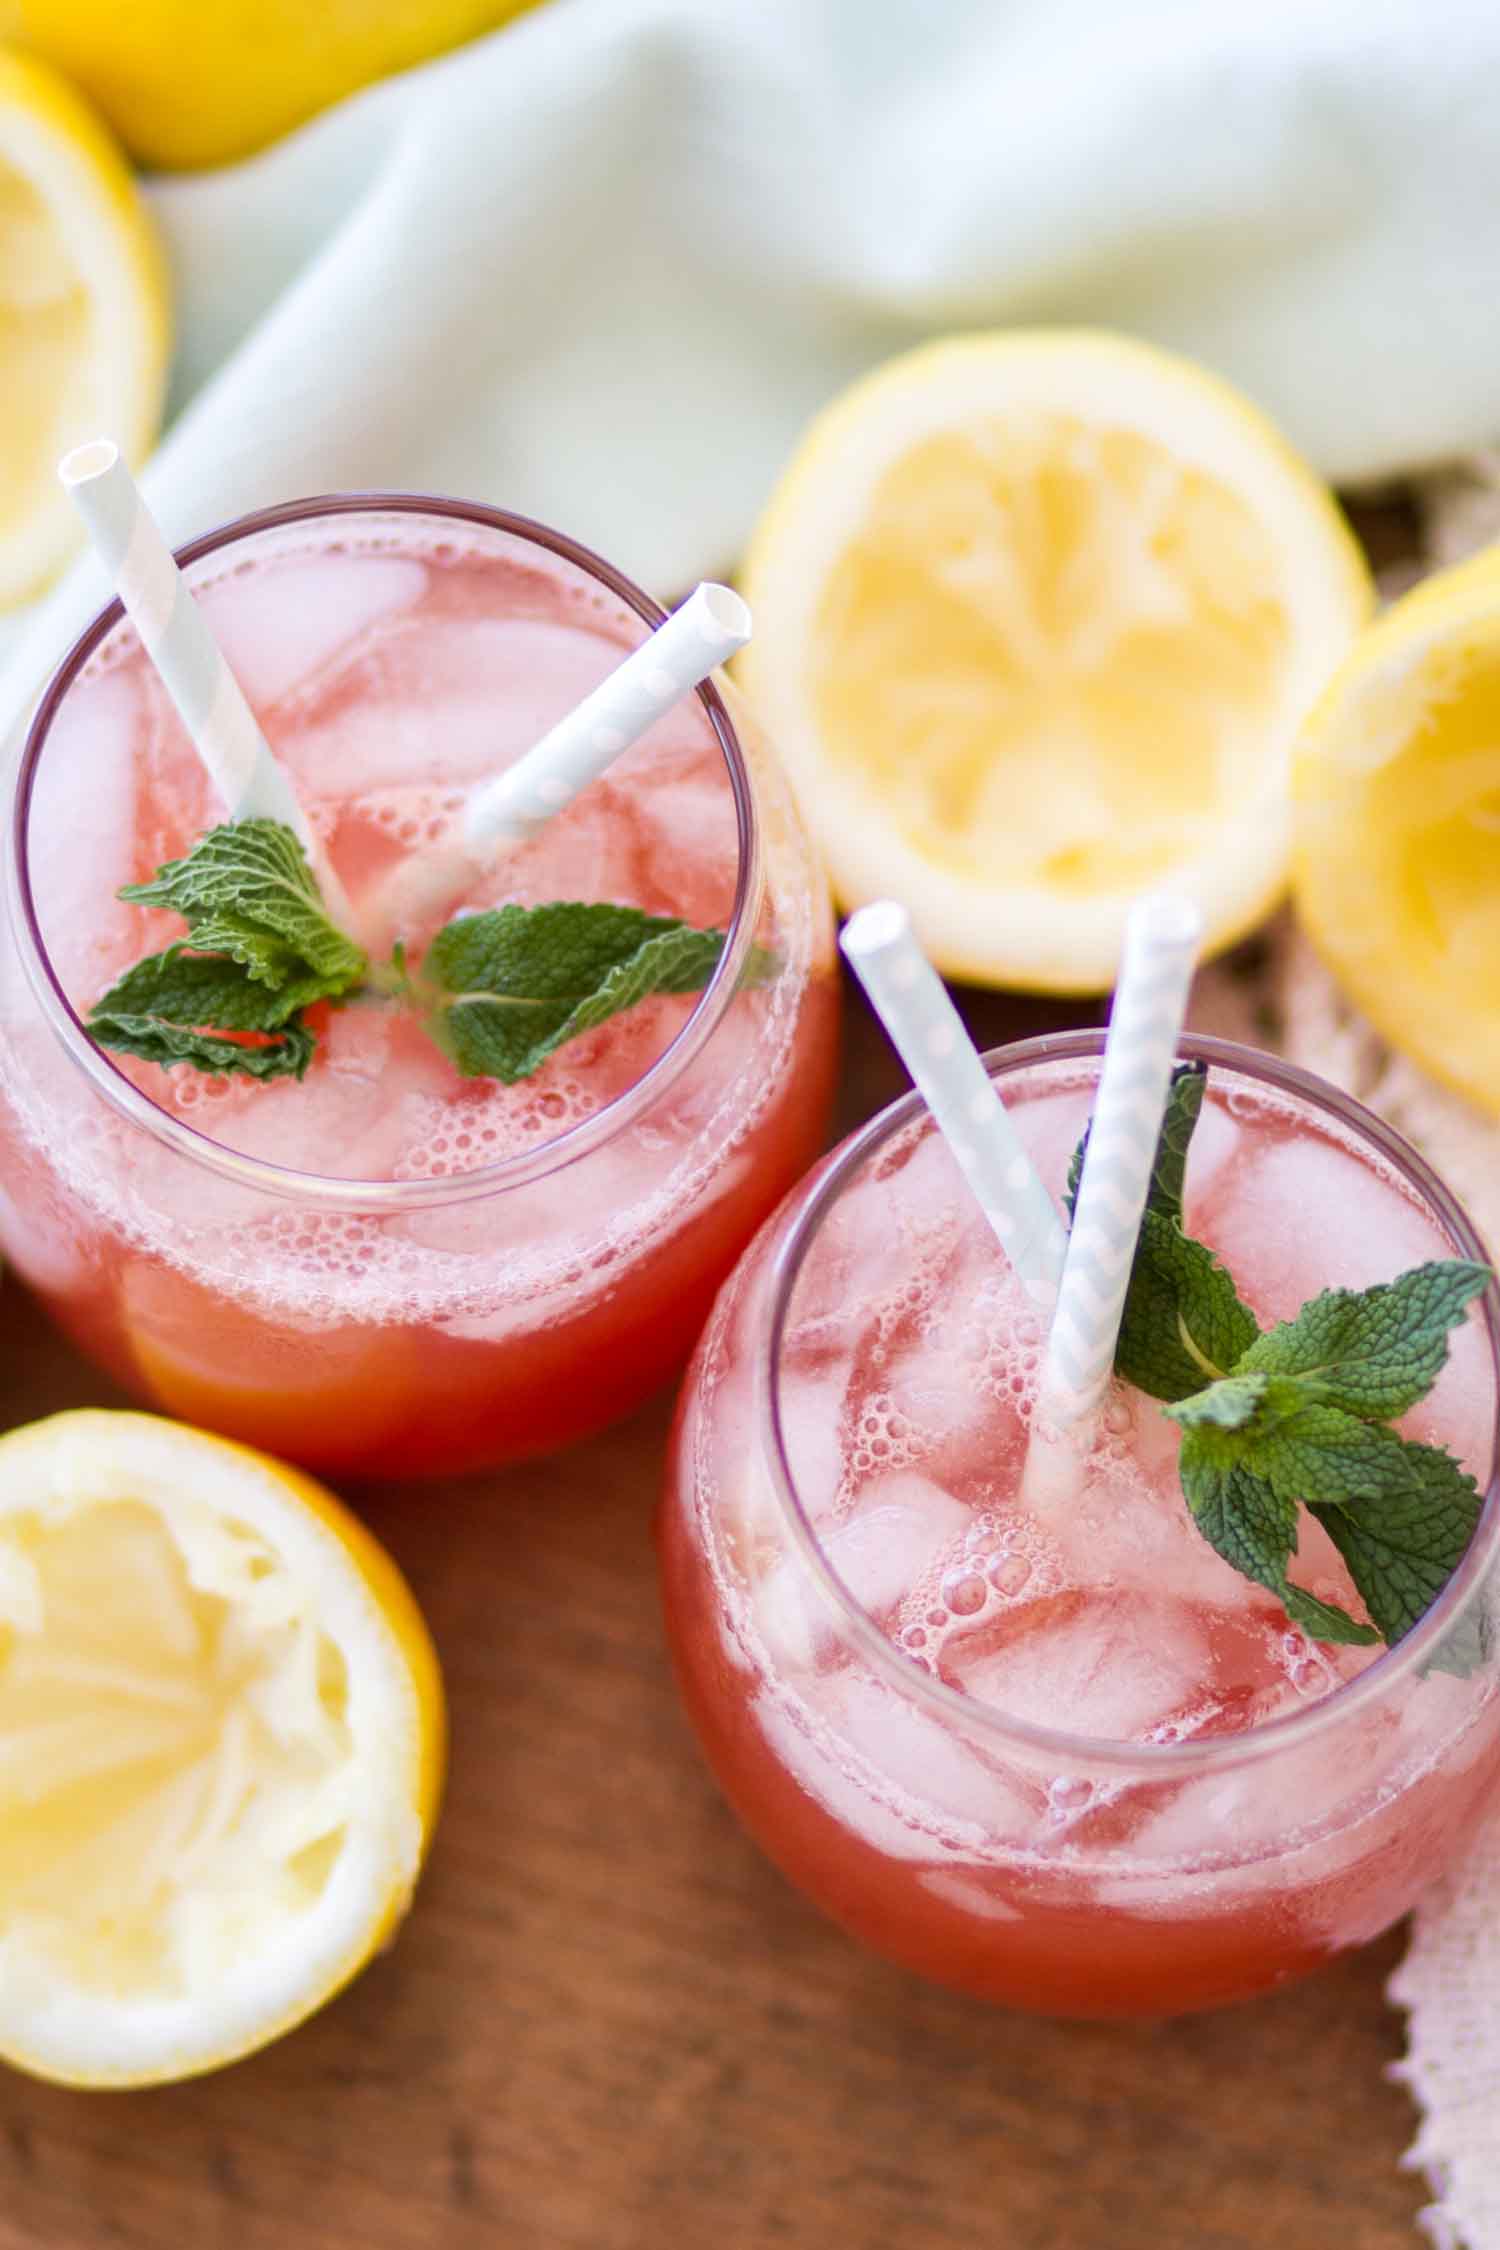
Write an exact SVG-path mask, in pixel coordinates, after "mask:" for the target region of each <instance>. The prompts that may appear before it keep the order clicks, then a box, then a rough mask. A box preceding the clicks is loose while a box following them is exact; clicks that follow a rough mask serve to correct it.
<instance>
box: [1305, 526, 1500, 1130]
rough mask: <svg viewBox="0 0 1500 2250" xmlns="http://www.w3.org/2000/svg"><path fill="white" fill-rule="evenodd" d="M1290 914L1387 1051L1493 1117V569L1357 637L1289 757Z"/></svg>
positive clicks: (1482, 567) (1446, 576)
mask: <svg viewBox="0 0 1500 2250" xmlns="http://www.w3.org/2000/svg"><path fill="white" fill-rule="evenodd" d="M1293 780H1294V787H1295V794H1296V819H1297V840H1296V853H1295V862H1294V879H1295V892H1296V901H1297V910H1298V912H1299V914H1300V915H1301V918H1302V920H1303V922H1304V923H1305V925H1306V927H1307V929H1308V931H1309V933H1310V934H1311V936H1312V939H1313V942H1314V944H1315V945H1316V946H1317V948H1318V951H1319V952H1320V953H1321V954H1322V955H1323V958H1324V959H1325V960H1326V961H1327V963H1328V965H1329V967H1330V968H1331V969H1332V970H1333V972H1334V974H1335V975H1336V976H1337V977H1338V978H1339V980H1340V981H1341V983H1342V984H1343V985H1344V986H1345V988H1346V989H1347V991H1348V992H1349V994H1350V996H1351V997H1352V998H1353V999H1354V1000H1355V1001H1356V1002H1357V1004H1358V1005H1359V1007H1361V1008H1362V1009H1363V1010H1364V1012H1365V1014H1366V1015H1367V1016H1368V1017H1369V1019H1370V1021H1371V1022H1372V1023H1373V1024H1374V1026H1375V1028H1376V1030H1377V1031H1378V1032H1379V1033H1380V1034H1381V1036H1382V1037H1383V1038H1384V1039H1386V1040H1387V1041H1388V1042H1389V1043H1390V1045H1391V1046H1393V1047H1395V1048H1397V1049H1399V1050H1400V1051H1401V1052H1402V1053H1403V1054H1406V1055H1409V1056H1410V1057H1411V1058H1412V1060H1413V1061H1415V1062H1417V1063H1418V1064H1420V1065H1421V1066H1422V1068H1423V1069H1424V1070H1427V1071H1428V1072H1430V1073H1431V1075H1432V1076H1433V1077H1435V1078H1438V1079H1440V1080H1442V1081H1443V1083H1444V1084H1446V1085H1448V1086H1451V1087H1453V1088H1455V1089H1456V1090H1457V1091H1458V1092H1459V1093H1461V1094H1464V1095H1466V1096H1467V1097H1468V1098H1469V1099H1470V1100H1471V1101H1474V1102H1477V1103H1478V1104H1479V1105H1480V1106H1481V1107H1482V1108H1484V1109H1487V1110H1489V1111H1491V1112H1493V1113H1494V1114H1495V1115H1497V1116H1500V568H1497V566H1496V562H1495V558H1494V556H1493V555H1486V556H1481V557H1477V558H1476V559H1475V560H1474V561H1472V562H1469V563H1465V564H1461V565H1459V566H1458V567H1457V568H1455V569H1454V570H1451V571H1447V572H1444V573H1443V574H1442V576H1441V578H1439V579H1434V580H1430V581H1429V582H1428V583H1427V584H1426V585H1424V586H1421V587H1418V588H1417V589H1416V591H1415V592H1414V593H1412V594H1409V595H1408V596H1407V597H1406V598H1405V599H1404V600H1402V601H1399V602H1397V603H1396V604H1395V605H1394V607H1393V608H1391V609H1390V610H1388V611H1387V613H1386V615H1385V616H1384V617H1383V618H1382V619H1381V620H1380V622H1379V624H1377V625H1375V626H1372V627H1371V629H1370V630H1369V631H1368V632H1367V633H1365V634H1363V635H1362V636H1361V638H1360V640H1359V641H1358V642H1357V644H1356V645H1355V648H1354V649H1353V651H1352V652H1351V654H1350V656H1349V659H1348V661H1347V663H1346V664H1345V665H1344V666H1343V667H1342V669H1341V670H1340V671H1339V673H1338V674H1337V676H1336V677H1335V679H1334V680H1333V681H1332V683H1331V684H1330V686H1329V688H1328V690H1327V692H1326V693H1325V694H1324V696H1323V697H1322V699H1321V700H1320V702H1319V703H1318V705H1317V707H1316V709H1315V710H1314V711H1313V713H1312V715H1311V717H1310V718H1309V720H1308V723H1307V726H1306V728H1305V730H1304V733H1303V736H1302V740H1301V742H1300V744H1299V746H1298V749H1297V754H1296V758H1295V761H1294V765H1293Z"/></svg>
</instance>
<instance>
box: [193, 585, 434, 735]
mask: <svg viewBox="0 0 1500 2250" xmlns="http://www.w3.org/2000/svg"><path fill="white" fill-rule="evenodd" d="M426 586H427V572H426V569H425V568H424V566H423V565H422V564H421V563H420V562H417V561H415V560H413V559H412V558H411V557H402V556H398V555H359V556H348V555H343V556H339V557H337V558H335V559H333V560H331V561H325V560H324V559H323V558H322V557H316V558H309V559H307V560H306V561H293V560H291V559H287V560H284V561H282V562H279V563H278V564H277V565H276V566H275V567H274V568H273V569H271V570H267V571H262V572H254V571H252V572H247V573H246V574H245V575H244V576H241V577H236V578H233V579H230V580H224V581H221V582H220V583H219V584H218V585H216V586H209V587H206V588H205V589H204V591H203V593H202V594H201V595H200V596H199V597H198V598H199V601H200V603H201V605H202V608H203V610H204V613H205V615H206V616H207V618H208V620H209V623H210V625H211V626H212V628H213V634H214V638H215V640H216V641H217V642H218V644H219V646H220V648H222V649H223V651H224V654H225V655H226V656H227V657H228V659H229V662H230V666H231V669H232V670H233V672H234V674H235V677H236V678H237V679H238V681H239V683H240V685H241V687H242V688H243V689H244V691H245V693H246V694H247V695H248V696H249V697H250V699H251V701H252V702H253V703H255V704H257V705H259V706H264V705H266V704H269V703H276V702H278V701H279V700H280V698H281V697H282V696H284V695H287V694H289V693H290V692H291V691H292V689H294V688H298V687H301V686H302V685H303V684H304V682H306V681H308V680H310V679H311V678H312V677H313V676H314V675H315V674H316V673H318V672H321V671H322V670H323V669H324V668H325V667H326V666H328V665H329V664H331V663H332V662H333V660H334V659H335V657H336V656H337V655H338V653H339V651H340V650H341V649H343V648H345V647H347V645H348V644H349V643H350V642H351V641H353V640H356V639H357V638H358V637H359V636H360V635H361V634H362V633H364V632H366V631H367V630H368V628H369V627H370V626H371V625H373V624H374V623H375V622H376V621H377V619H379V618H382V617H387V616H389V615H390V614H391V612H392V611H393V610H404V609H412V608H415V606H416V604H417V603H418V602H419V601H420V600H421V599H422V595H423V593H424V592H425V590H426ZM347 771H348V769H347V768H346V775H347Z"/></svg>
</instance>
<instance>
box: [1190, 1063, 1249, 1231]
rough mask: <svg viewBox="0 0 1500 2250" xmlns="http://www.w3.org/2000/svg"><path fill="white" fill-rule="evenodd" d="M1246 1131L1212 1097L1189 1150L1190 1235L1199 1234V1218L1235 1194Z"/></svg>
mask: <svg viewBox="0 0 1500 2250" xmlns="http://www.w3.org/2000/svg"><path fill="white" fill-rule="evenodd" d="M1244 1139H1245V1135H1244V1129H1243V1127H1242V1126H1241V1125H1240V1124H1239V1122H1238V1121H1237V1120H1236V1119H1235V1118H1234V1117H1232V1116H1231V1115H1230V1113H1229V1111H1228V1110H1227V1109H1226V1108H1225V1106H1224V1104H1223V1102H1221V1101H1219V1100H1217V1099H1216V1098H1215V1096H1214V1095H1213V1094H1212V1093H1210V1094H1208V1095H1207V1096H1206V1097H1205V1099H1204V1103H1203V1107H1202V1109H1201V1110H1200V1111H1199V1112H1198V1122H1197V1124H1196V1125H1195V1126H1194V1128H1193V1138H1192V1142H1191V1145H1190V1146H1189V1149H1188V1160H1187V1175H1186V1180H1185V1184H1184V1194H1183V1210H1184V1216H1185V1218H1186V1220H1187V1227H1188V1232H1189V1233H1190V1234H1191V1233H1193V1232H1195V1231H1196V1229H1197V1226H1198V1215H1199V1212H1200V1211H1202V1210H1207V1209H1210V1208H1211V1207H1212V1206H1213V1204H1214V1203H1215V1202H1216V1200H1217V1199H1218V1198H1219V1197H1220V1196H1221V1195H1224V1194H1226V1193H1229V1194H1232V1193H1233V1182H1234V1176H1235V1168H1236V1167H1237V1166H1238V1164H1239V1163H1240V1162H1241V1160H1242V1158H1243V1155H1244Z"/></svg>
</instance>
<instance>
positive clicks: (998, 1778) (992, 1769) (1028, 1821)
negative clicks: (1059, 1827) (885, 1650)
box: [837, 1671, 1044, 1856]
mask: <svg viewBox="0 0 1500 2250" xmlns="http://www.w3.org/2000/svg"><path fill="white" fill-rule="evenodd" d="M838 1697H839V1717H838V1721H837V1725H838V1731H839V1734H840V1736H841V1737H842V1739H843V1740H844V1741H845V1742H846V1743H847V1744H848V1745H849V1747H850V1748H851V1749H852V1750H854V1751H856V1752H857V1753H858V1755H859V1756H860V1757H861V1758H862V1759H863V1760H864V1761H865V1763H866V1764H867V1765H868V1766H869V1768H870V1769H871V1771H872V1772H873V1773H874V1774H877V1775H878V1776H879V1777H880V1782H881V1784H882V1789H881V1793H882V1795H883V1796H885V1797H886V1798H887V1800H888V1801H889V1802H891V1803H892V1804H893V1805H894V1806H896V1807H897V1808H898V1809H899V1810H901V1811H902V1812H903V1813H906V1814H907V1816H908V1817H909V1818H910V1819H911V1821H912V1823H913V1825H918V1824H920V1825H923V1826H926V1827H927V1828H928V1830H929V1832H930V1834H931V1840H932V1843H933V1845H935V1846H937V1845H941V1844H942V1843H945V1842H948V1841H950V1840H954V1839H956V1840H957V1841H958V1842H960V1843H962V1844H966V1845H968V1846H969V1847H970V1848H971V1849H983V1848H984V1847H985V1846H987V1845H988V1846H993V1845H994V1844H996V1843H1001V1844H1010V1845H1016V1844H1021V1843H1023V1842H1030V1841H1032V1840H1034V1839H1035V1838H1036V1837H1037V1836H1038V1835H1039V1834H1040V1833H1041V1830H1042V1826H1043V1819H1044V1815H1043V1813H1042V1810H1041V1800H1040V1799H1039V1797H1037V1796H1036V1795H1035V1793H1034V1792H1031V1791H1028V1789H1027V1788H1026V1786H1025V1784H1024V1782H1023V1781H1022V1779H1021V1778H1020V1776H1019V1775H1017V1774H1011V1773H1007V1772H1006V1771H1005V1770H1004V1769H1003V1767H1002V1766H1001V1764H1000V1763H999V1761H998V1760H997V1759H995V1758H993V1757H990V1756H987V1755H986V1754H985V1753H984V1752H983V1751H982V1750H981V1749H980V1748H979V1746H978V1745H977V1744H976V1743H974V1742H972V1741H970V1740H969V1739H968V1738H967V1737H966V1736H965V1735H964V1734H963V1732H962V1731H961V1730H960V1728H959V1727H958V1725H957V1724H954V1723H950V1722H948V1721H947V1720H945V1719H943V1718H940V1717H939V1716H938V1715H937V1714H936V1713H934V1712H931V1711H928V1710H926V1709H924V1708H923V1707H922V1706H921V1705H920V1704H919V1703H918V1702H917V1701H916V1700H915V1699H914V1698H912V1697H908V1696H904V1695H902V1694H900V1693H899V1692H898V1691H897V1690H896V1688H895V1687H894V1686H891V1685H888V1684H887V1683H886V1682H885V1681H883V1680H877V1679H875V1678H873V1677H872V1676H871V1675H870V1674H868V1673H865V1672H857V1671H856V1672H851V1673H849V1674H847V1675H846V1676H845V1677H843V1678H842V1679H841V1680H840V1681H839V1684H838ZM932 1856H936V1854H935V1852H934V1853H933V1854H932Z"/></svg>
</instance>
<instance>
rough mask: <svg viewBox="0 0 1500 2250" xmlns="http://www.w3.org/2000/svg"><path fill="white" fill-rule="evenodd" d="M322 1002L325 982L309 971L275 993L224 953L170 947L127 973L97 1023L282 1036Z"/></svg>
mask: <svg viewBox="0 0 1500 2250" xmlns="http://www.w3.org/2000/svg"><path fill="white" fill-rule="evenodd" d="M322 998H323V984H322V980H321V979H320V978H319V977H317V976H314V975H313V974H311V973H310V972H308V971H304V972H303V973H302V975H301V976H299V977H297V978H295V979H293V980H292V981H291V982H290V983H288V984H286V985H284V986H283V987H282V989H281V990H280V991H273V990H272V989H271V988H270V986H269V985H265V984H259V983H257V982H256V981H255V979H254V977H253V976H252V975H251V973H250V972H249V970H248V969H246V968H244V967H242V966H241V964H240V963H239V962H237V961H232V960H229V959H227V958H226V957H225V956H224V955H223V954H217V953H194V952H189V951H187V949H186V948H185V947H183V946H181V945H169V946H168V947H167V950H166V951H165V953H151V954H148V955H147V956H146V958H145V960H144V961H137V962H136V964H135V967H134V968H133V969H127V970H126V971H125V974H124V975H123V976H122V977H121V978H119V980H118V981H117V982H116V983H115V984H112V985H111V986H110V988H109V990H108V992H107V993H106V994H105V995H104V998H103V999H102V1000H100V1001H99V1002H98V1003H97V1004H96V1006H95V1008H94V1010H93V1016H92V1021H93V1022H94V1023H95V1024H98V1023H99V1022H100V1021H101V1020H102V1019H103V1018H105V1017H106V1016H112V1015H126V1016H151V1017H154V1018H157V1019H159V1020H160V1021H161V1022H163V1023H169V1024H178V1025H183V1026H186V1027H187V1028H188V1029H192V1028H194V1027H197V1026H202V1025H204V1024H211V1025H213V1026H214V1027H215V1029H217V1030H219V1031H279V1030H280V1029H281V1027H282V1025H283V1024H286V1023H289V1022H290V1020H291V1018H292V1017H293V1016H294V1015H295V1014H296V1013H297V1011H298V1009H299V1008H304V1007H306V1006H307V1005H308V1004H309V1002H310V1001H313V1000H319V999H322Z"/></svg>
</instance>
